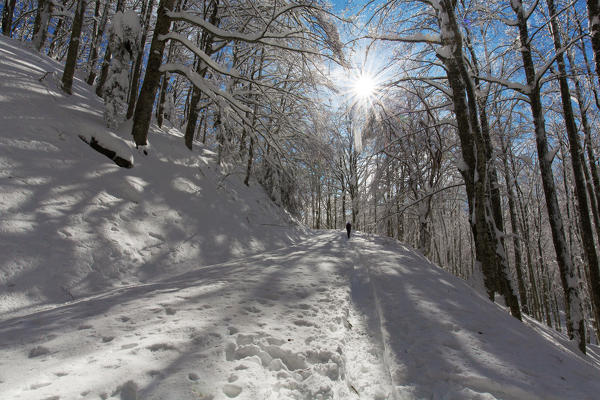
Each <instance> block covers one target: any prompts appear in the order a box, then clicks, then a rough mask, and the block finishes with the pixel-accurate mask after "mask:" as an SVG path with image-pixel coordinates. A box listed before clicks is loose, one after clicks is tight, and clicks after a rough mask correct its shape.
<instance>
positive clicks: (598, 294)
mask: <svg viewBox="0 0 600 400" xmlns="http://www.w3.org/2000/svg"><path fill="white" fill-rule="evenodd" d="M546 4H547V5H548V11H549V14H550V18H551V21H550V24H551V27H552V36H553V39H554V48H555V50H556V51H557V52H559V51H561V48H562V45H561V40H560V36H559V35H560V31H559V27H558V21H557V19H556V7H555V6H554V0H546ZM592 38H593V35H592ZM556 64H557V65H558V72H559V75H558V83H559V86H560V97H561V99H562V106H563V113H564V119H565V123H566V128H567V136H568V137H569V149H570V151H571V166H572V168H573V177H574V179H575V195H576V197H577V206H578V211H579V212H578V214H579V225H580V229H581V240H582V242H583V249H584V251H585V255H586V258H587V263H588V271H589V280H590V281H589V284H590V292H591V293H590V295H591V298H592V305H593V309H594V319H595V321H600V269H599V267H600V266H599V264H598V255H597V254H596V246H595V244H594V232H593V229H592V224H591V221H590V210H589V207H588V201H587V189H586V184H585V177H584V173H583V166H582V164H581V159H582V152H581V146H580V144H579V135H578V132H577V125H576V123H575V116H574V114H573V107H572V105H571V93H570V91H569V83H568V82H567V68H566V66H565V60H564V57H563V55H562V54H558V55H557V58H556ZM596 334H597V335H598V336H599V337H600V331H597V332H596ZM582 351H584V352H585V349H583V350H582Z"/></svg>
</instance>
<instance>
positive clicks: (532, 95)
mask: <svg viewBox="0 0 600 400" xmlns="http://www.w3.org/2000/svg"><path fill="white" fill-rule="evenodd" d="M511 7H512V8H513V11H514V12H515V14H516V16H517V23H518V28H519V38H520V41H521V56H522V58H523V66H524V69H525V76H526V79H527V84H528V85H529V90H528V92H527V96H528V98H529V104H530V106H531V113H532V116H533V123H534V126H535V139H536V146H537V152H538V159H539V166H540V172H541V176H542V186H543V188H544V195H545V198H546V208H547V210H548V217H549V223H550V229H551V231H552V239H553V243H554V249H555V251H556V258H557V263H558V267H559V271H560V279H561V283H562V286H563V291H564V296H565V311H566V314H567V331H568V334H569V337H570V338H572V339H575V341H576V342H577V344H578V346H579V349H580V350H581V351H582V352H584V353H585V327H584V319H583V309H582V305H581V300H580V298H579V293H578V291H577V286H578V282H577V272H576V268H575V266H574V265H573V263H572V260H571V256H570V254H569V250H568V248H567V244H566V241H565V232H564V226H563V222H562V217H561V215H560V208H559V206H558V199H557V195H556V186H555V184H554V175H553V172H552V159H553V157H552V156H551V155H550V153H549V151H548V139H547V136H546V126H545V120H544V110H543V108H542V102H541V95H540V85H539V81H538V78H537V76H536V71H535V66H534V64H533V58H532V54H531V43H530V41H529V33H528V28H527V19H526V16H525V11H524V10H523V4H522V2H521V0H511Z"/></svg>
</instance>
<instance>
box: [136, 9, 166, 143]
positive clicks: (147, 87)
mask: <svg viewBox="0 0 600 400" xmlns="http://www.w3.org/2000/svg"><path fill="white" fill-rule="evenodd" d="M174 4H175V0H161V1H160V3H159V5H158V11H157V17H156V26H155V27H154V35H153V37H152V43H151V45H150V54H149V56H148V64H147V66H146V74H145V76H144V83H143V84H142V89H141V91H140V95H139V100H138V102H137V104H136V106H135V113H134V115H133V128H132V131H131V134H132V135H133V138H134V141H135V144H136V146H146V145H147V144H148V129H150V121H151V119H152V109H153V107H154V98H155V97H156V90H157V89H158V86H159V83H160V75H161V73H160V71H159V68H160V66H161V64H162V56H163V52H164V50H165V42H164V41H162V40H159V37H160V36H162V35H166V34H167V33H168V32H169V29H170V27H171V20H170V19H169V17H167V14H166V13H167V12H168V11H169V10H172V9H173V5H174Z"/></svg>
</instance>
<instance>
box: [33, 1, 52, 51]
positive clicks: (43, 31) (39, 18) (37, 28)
mask: <svg viewBox="0 0 600 400" xmlns="http://www.w3.org/2000/svg"><path fill="white" fill-rule="evenodd" d="M52 8H53V4H52V2H51V1H50V0H38V12H37V14H36V16H35V23H34V28H33V39H32V40H31V43H32V45H33V47H34V48H35V49H36V50H37V51H42V48H43V47H44V44H45V43H46V37H47V36H48V23H49V22H50V16H51V14H52Z"/></svg>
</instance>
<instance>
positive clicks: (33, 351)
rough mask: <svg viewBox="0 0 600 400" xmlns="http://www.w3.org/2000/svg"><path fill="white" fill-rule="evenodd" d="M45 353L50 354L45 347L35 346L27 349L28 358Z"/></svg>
mask: <svg viewBox="0 0 600 400" xmlns="http://www.w3.org/2000/svg"><path fill="white" fill-rule="evenodd" d="M46 354H50V350H49V349H48V348H47V347H44V346H37V347H34V348H33V349H31V351H29V358H35V357H40V356H44V355H46Z"/></svg>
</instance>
